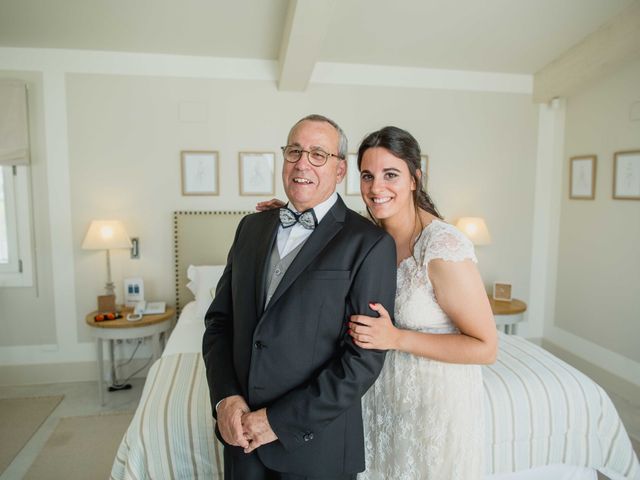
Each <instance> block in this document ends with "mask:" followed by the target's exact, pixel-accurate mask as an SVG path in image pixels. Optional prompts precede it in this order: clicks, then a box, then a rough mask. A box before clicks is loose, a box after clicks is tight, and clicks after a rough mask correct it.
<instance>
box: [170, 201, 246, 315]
mask: <svg viewBox="0 0 640 480" xmlns="http://www.w3.org/2000/svg"><path fill="white" fill-rule="evenodd" d="M249 213H252V212H205V211H195V212H174V213H173V251H174V262H175V263H174V265H175V287H176V309H177V311H178V312H180V309H181V308H182V307H184V306H185V305H186V304H187V303H188V302H189V301H191V300H193V294H192V293H191V292H190V291H189V289H187V287H186V285H187V283H188V281H189V280H188V279H187V268H188V267H189V265H224V264H226V263H227V254H228V253H229V249H230V248H231V244H232V243H233V237H234V235H235V233H236V227H237V226H238V223H240V220H241V219H242V217H244V216H245V215H248V214H249Z"/></svg>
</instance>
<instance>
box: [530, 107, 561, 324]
mask: <svg viewBox="0 0 640 480" xmlns="http://www.w3.org/2000/svg"><path fill="white" fill-rule="evenodd" d="M565 112H566V102H565V101H564V100H560V99H556V100H554V101H553V102H551V104H549V105H547V104H543V105H540V107H539V108H538V152H537V158H536V181H535V193H534V201H533V205H534V212H533V238H532V252H531V277H530V278H531V281H530V289H529V305H528V311H527V313H528V316H527V318H528V331H527V332H526V333H525V332H522V333H523V334H525V335H526V336H531V337H542V336H543V334H546V330H547V328H549V326H553V324H554V317H553V316H554V313H555V292H556V272H557V258H558V241H559V235H560V218H559V215H558V212H559V211H560V202H561V200H562V162H563V158H564V126H565Z"/></svg>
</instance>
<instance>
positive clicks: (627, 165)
mask: <svg viewBox="0 0 640 480" xmlns="http://www.w3.org/2000/svg"><path fill="white" fill-rule="evenodd" d="M613 198H616V199H618V200H640V150H633V151H627V152H615V153H614V154H613Z"/></svg>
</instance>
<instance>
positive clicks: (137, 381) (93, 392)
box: [0, 378, 144, 480]
mask: <svg viewBox="0 0 640 480" xmlns="http://www.w3.org/2000/svg"><path fill="white" fill-rule="evenodd" d="M129 383H130V384H131V385H132V388H131V389H130V390H121V391H118V392H107V393H105V405H104V406H103V407H101V406H100V405H99V401H98V390H97V387H96V382H74V383H54V384H50V385H27V386H16V387H5V386H0V398H15V397H36V396H53V395H64V399H63V400H62V402H60V405H58V407H57V408H56V409H55V410H54V411H53V413H52V414H51V415H50V416H49V418H47V420H46V421H45V422H44V423H43V424H42V426H41V427H40V429H39V430H38V431H37V432H36V434H35V435H34V436H33V437H32V438H31V440H30V441H29V442H28V443H27V445H26V446H25V447H24V448H23V449H22V451H21V452H20V453H19V454H18V456H17V457H16V458H15V459H14V460H13V462H11V465H9V467H7V469H6V470H5V471H4V472H3V473H2V475H0V480H16V479H20V478H22V477H23V476H24V474H25V473H26V472H27V470H29V467H30V466H31V464H32V463H33V461H34V460H35V459H36V457H37V456H38V453H40V450H41V449H42V447H44V444H45V443H46V441H47V439H48V438H49V436H50V435H51V433H53V430H54V429H55V428H56V425H57V424H58V419H59V418H61V417H78V416H85V415H96V414H100V413H115V412H133V411H134V410H135V409H136V406H137V405H138V401H139V400H140V396H141V394H142V387H143V385H144V378H133V379H131V380H129Z"/></svg>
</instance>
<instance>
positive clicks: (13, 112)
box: [0, 80, 29, 166]
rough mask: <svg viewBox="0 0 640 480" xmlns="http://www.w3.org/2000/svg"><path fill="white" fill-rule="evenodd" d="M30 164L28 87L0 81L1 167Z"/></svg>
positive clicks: (14, 81)
mask: <svg viewBox="0 0 640 480" xmlns="http://www.w3.org/2000/svg"><path fill="white" fill-rule="evenodd" d="M28 164H29V127H28V122H27V86H26V84H25V83H24V82H22V81H20V80H0V166H2V165H28Z"/></svg>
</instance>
